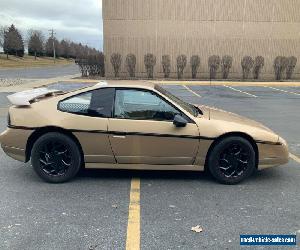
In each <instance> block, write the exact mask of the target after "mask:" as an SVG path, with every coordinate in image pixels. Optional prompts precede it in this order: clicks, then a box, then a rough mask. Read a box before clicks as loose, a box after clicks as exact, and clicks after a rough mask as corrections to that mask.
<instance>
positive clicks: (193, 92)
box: [182, 85, 201, 98]
mask: <svg viewBox="0 0 300 250" xmlns="http://www.w3.org/2000/svg"><path fill="white" fill-rule="evenodd" d="M182 86H183V87H184V88H186V89H187V90H188V91H189V92H191V93H192V94H194V95H195V96H198V97H200V98H201V95H199V94H197V93H196V92H195V91H193V90H191V89H190V88H189V87H188V86H186V85H182Z"/></svg>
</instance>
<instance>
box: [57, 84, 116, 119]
mask: <svg viewBox="0 0 300 250" xmlns="http://www.w3.org/2000/svg"><path fill="white" fill-rule="evenodd" d="M114 92H115V90H114V89H113V88H101V89H96V90H93V91H89V92H85V93H82V94H79V95H76V96H72V97H70V98H68V99H65V100H63V101H60V102H59V104H58V110H60V111H63V112H68V113H73V114H79V115H86V116H95V117H106V118H110V117H111V116H112V107H113V100H114Z"/></svg>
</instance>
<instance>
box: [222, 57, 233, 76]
mask: <svg viewBox="0 0 300 250" xmlns="http://www.w3.org/2000/svg"><path fill="white" fill-rule="evenodd" d="M232 61H233V59H232V57H231V56H228V55H226V56H223V57H222V62H221V65H222V73H223V79H227V78H228V75H229V71H230V69H231V67H232Z"/></svg>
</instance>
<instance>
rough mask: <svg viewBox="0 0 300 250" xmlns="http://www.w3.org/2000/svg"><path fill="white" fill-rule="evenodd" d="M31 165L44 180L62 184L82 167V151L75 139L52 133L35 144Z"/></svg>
mask: <svg viewBox="0 0 300 250" xmlns="http://www.w3.org/2000/svg"><path fill="white" fill-rule="evenodd" d="M31 163H32V166H33V169H34V170H35V172H36V173H37V174H38V176H40V177H41V178H42V179H43V180H45V181H47V182H52V183H62V182H66V181H69V180H70V179H72V178H73V177H74V176H75V175H76V174H77V173H78V171H79V169H80V166H81V154H80V150H79V148H78V146H77V144H76V143H75V141H74V140H73V139H71V138H70V137H69V136H67V135H64V134H62V133H57V132H50V133H47V134H44V135H42V136H41V137H40V138H39V139H37V141H36V142H35V143H34V145H33V148H32V151H31Z"/></svg>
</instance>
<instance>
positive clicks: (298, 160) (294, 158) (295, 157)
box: [290, 153, 300, 163]
mask: <svg viewBox="0 0 300 250" xmlns="http://www.w3.org/2000/svg"><path fill="white" fill-rule="evenodd" d="M290 158H292V159H293V160H294V161H296V162H298V163H300V158H299V157H298V156H296V155H294V154H291V153H290Z"/></svg>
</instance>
